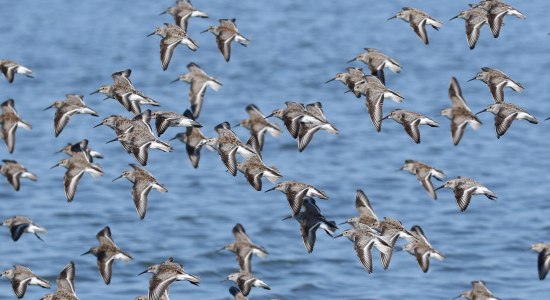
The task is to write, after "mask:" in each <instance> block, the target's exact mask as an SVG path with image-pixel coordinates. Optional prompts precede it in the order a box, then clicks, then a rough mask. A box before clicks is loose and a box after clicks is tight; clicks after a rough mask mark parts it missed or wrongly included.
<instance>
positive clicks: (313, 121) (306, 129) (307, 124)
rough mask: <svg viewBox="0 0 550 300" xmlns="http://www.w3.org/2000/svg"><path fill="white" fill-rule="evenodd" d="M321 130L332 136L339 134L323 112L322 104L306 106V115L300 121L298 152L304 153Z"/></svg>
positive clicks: (316, 103)
mask: <svg viewBox="0 0 550 300" xmlns="http://www.w3.org/2000/svg"><path fill="white" fill-rule="evenodd" d="M319 130H326V131H327V132H329V133H331V134H338V129H337V128H336V127H334V125H332V124H331V123H330V122H329V121H328V120H327V118H326V117H325V114H324V112H323V106H322V105H321V102H315V103H310V104H307V105H306V114H304V115H303V116H302V118H301V119H300V126H299V129H298V150H299V151H300V152H302V151H304V150H305V149H306V147H307V145H308V144H309V142H311V140H312V139H313V135H315V133H317V131H319Z"/></svg>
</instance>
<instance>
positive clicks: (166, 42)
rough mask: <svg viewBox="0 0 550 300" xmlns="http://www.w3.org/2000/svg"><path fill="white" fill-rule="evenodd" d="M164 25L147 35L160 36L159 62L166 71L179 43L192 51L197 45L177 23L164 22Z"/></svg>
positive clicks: (195, 49)
mask: <svg viewBox="0 0 550 300" xmlns="http://www.w3.org/2000/svg"><path fill="white" fill-rule="evenodd" d="M164 25H165V27H158V28H157V29H155V31H154V32H153V33H151V34H149V35H148V36H152V35H159V36H161V37H162V39H161V40H160V62H161V64H162V70H164V71H166V69H168V65H169V64H170V60H171V59H172V54H174V49H176V47H177V46H178V45H179V44H184V45H185V46H187V48H189V49H191V50H192V51H197V49H198V48H199V46H198V45H197V43H196V42H195V41H194V40H192V39H191V38H190V37H189V36H188V35H187V32H186V31H185V30H184V29H182V28H181V27H179V26H178V25H174V24H168V23H164Z"/></svg>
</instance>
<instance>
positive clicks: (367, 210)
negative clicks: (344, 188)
mask: <svg viewBox="0 0 550 300" xmlns="http://www.w3.org/2000/svg"><path fill="white" fill-rule="evenodd" d="M355 209H357V212H358V213H359V216H358V217H353V218H349V219H347V220H346V221H345V222H342V223H340V225H342V224H350V225H351V226H352V227H353V228H356V229H359V228H367V229H370V230H371V231H373V232H378V231H380V221H379V220H378V217H377V216H376V213H375V212H374V209H373V208H372V205H371V204H370V201H369V198H368V197H367V195H366V194H365V192H364V191H363V190H362V189H357V192H356V193H355Z"/></svg>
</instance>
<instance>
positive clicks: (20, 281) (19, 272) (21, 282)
mask: <svg viewBox="0 0 550 300" xmlns="http://www.w3.org/2000/svg"><path fill="white" fill-rule="evenodd" d="M0 276H2V277H4V278H7V279H9V280H10V281H11V286H12V288H13V292H14V293H15V296H17V299H21V298H23V297H24V296H25V292H26V291H27V286H28V285H29V284H30V285H38V286H40V287H42V288H45V289H49V288H50V282H49V281H47V280H46V279H43V278H41V277H38V275H36V274H34V273H33V272H32V271H31V269H29V268H27V267H25V266H21V265H15V266H13V269H7V270H4V271H3V272H2V275H0Z"/></svg>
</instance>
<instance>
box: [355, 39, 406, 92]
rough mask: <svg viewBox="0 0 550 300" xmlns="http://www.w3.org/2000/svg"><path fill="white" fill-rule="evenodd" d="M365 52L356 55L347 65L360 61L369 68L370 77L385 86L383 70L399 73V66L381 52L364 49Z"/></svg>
mask: <svg viewBox="0 0 550 300" xmlns="http://www.w3.org/2000/svg"><path fill="white" fill-rule="evenodd" d="M364 50H365V51H366V52H363V53H360V54H358V55H357V56H356V57H355V58H353V59H351V60H349V61H347V62H348V63H350V62H353V61H356V60H358V61H360V62H363V63H364V64H366V65H367V66H368V67H369V70H370V72H371V75H373V76H376V77H378V79H380V81H381V82H382V84H386V79H385V76H384V69H385V68H389V69H390V70H392V71H393V72H394V73H400V72H401V68H402V67H401V64H400V63H399V62H398V61H397V60H395V59H393V58H391V57H389V56H387V55H386V54H385V53H383V52H382V51H380V50H378V49H376V48H364Z"/></svg>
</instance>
